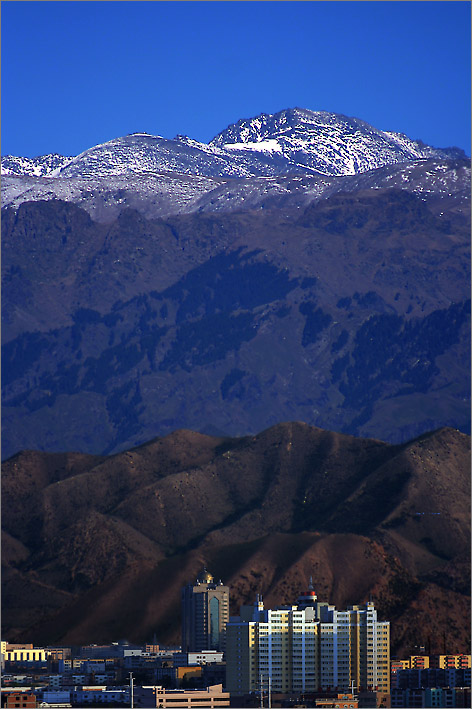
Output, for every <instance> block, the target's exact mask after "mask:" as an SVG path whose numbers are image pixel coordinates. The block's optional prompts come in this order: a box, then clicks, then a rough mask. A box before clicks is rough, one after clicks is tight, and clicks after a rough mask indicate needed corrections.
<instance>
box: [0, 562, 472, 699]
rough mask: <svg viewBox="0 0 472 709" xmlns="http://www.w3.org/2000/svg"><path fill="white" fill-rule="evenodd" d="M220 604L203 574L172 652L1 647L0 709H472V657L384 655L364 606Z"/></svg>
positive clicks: (301, 601) (309, 594) (386, 636)
mask: <svg viewBox="0 0 472 709" xmlns="http://www.w3.org/2000/svg"><path fill="white" fill-rule="evenodd" d="M229 601H230V589H229V587H228V586H226V585H224V583H223V582H222V581H221V580H215V579H214V577H213V576H212V574H211V573H210V572H209V571H208V570H207V569H206V568H204V569H203V570H202V572H201V573H200V574H199V575H198V577H197V578H196V579H195V581H194V582H191V583H189V584H188V585H186V586H185V587H184V588H183V589H182V592H181V612H182V638H181V646H180V647H162V646H161V645H160V644H159V643H158V640H157V638H156V637H154V638H153V639H150V641H149V642H148V643H145V644H144V645H133V644H131V643H129V642H128V641H126V640H119V641H117V642H113V643H111V644H109V645H85V646H62V645H58V646H48V647H34V646H33V644H32V643H10V642H8V640H2V642H1V669H2V707H7V708H10V707H18V708H25V709H26V708H27V709H29V708H30V707H31V708H33V707H34V708H36V707H56V708H58V709H59V707H102V706H107V707H131V708H133V707H162V709H166V708H169V707H174V708H176V709H179V708H181V707H186V708H188V709H191V708H193V707H200V708H205V707H208V708H211V709H214V708H216V707H325V708H330V707H333V708H335V707H336V708H338V707H339V708H341V707H342V708H343V709H348V708H349V709H351V708H352V709H355V708H359V707H366V708H367V707H406V708H407V707H470V706H471V656H470V655H464V654H446V653H445V654H443V655H428V654H425V648H424V647H417V648H415V649H416V650H417V653H416V654H411V655H409V656H408V657H404V658H398V657H391V655H390V623H389V621H388V619H379V618H378V617H377V610H376V609H375V607H374V604H373V602H371V601H368V602H367V603H364V604H360V605H353V606H349V607H348V608H346V609H343V610H337V609H336V608H335V606H334V605H331V604H329V603H328V602H325V601H319V600H318V597H317V595H316V592H315V590H314V586H313V582H312V580H311V579H310V583H309V584H308V587H307V588H306V589H305V590H303V591H302V592H301V593H300V595H299V596H298V598H297V599H294V602H293V604H292V605H281V606H278V607H276V608H274V609H270V608H266V607H265V605H264V600H263V598H262V596H260V595H257V596H256V598H255V599H254V603H253V604H252V605H246V606H241V608H240V611H239V615H238V616H231V617H230V615H229Z"/></svg>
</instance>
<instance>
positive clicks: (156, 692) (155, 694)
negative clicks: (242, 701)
mask: <svg viewBox="0 0 472 709" xmlns="http://www.w3.org/2000/svg"><path fill="white" fill-rule="evenodd" d="M134 706H135V707H161V709H169V708H170V707H173V708H174V709H192V708H193V707H199V709H201V708H202V707H204V708H205V709H217V708H218V707H229V706H230V694H229V692H225V691H223V685H221V684H218V685H213V686H211V687H207V689H187V690H183V689H165V688H164V687H160V686H154V687H136V688H135V691H134Z"/></svg>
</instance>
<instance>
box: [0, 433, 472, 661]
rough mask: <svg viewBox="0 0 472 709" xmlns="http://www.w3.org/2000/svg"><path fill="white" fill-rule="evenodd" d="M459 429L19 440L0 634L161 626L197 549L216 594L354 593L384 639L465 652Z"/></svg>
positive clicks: (174, 611)
mask: <svg viewBox="0 0 472 709" xmlns="http://www.w3.org/2000/svg"><path fill="white" fill-rule="evenodd" d="M469 448H470V441H469V438H468V437H467V436H465V435H464V434H461V433H459V432H457V431H455V430H452V429H441V430H439V431H436V432H435V433H432V434H427V435H424V436H422V437H420V438H418V439H415V440H413V441H411V442H409V443H406V444H403V445H397V446H392V445H389V444H386V443H382V442H380V441H377V440H370V439H359V438H353V437H351V436H346V435H341V434H336V433H331V432H328V431H324V430H321V429H318V428H314V427H310V426H307V425H306V424H302V423H286V424H279V425H277V426H274V427H272V428H270V429H268V430H266V431H264V432H262V433H260V434H258V435H256V436H246V437H243V438H222V437H211V436H207V435H202V434H198V433H193V432H190V431H185V430H180V431H176V432H174V433H172V434H170V435H169V436H166V437H164V438H157V439H155V440H153V441H151V442H149V443H147V444H145V445H142V446H140V447H138V448H134V449H132V450H129V451H126V452H123V453H120V454H117V455H115V456H112V457H99V456H87V455H82V454H76V453H74V454H71V453H64V454H47V453H40V452H32V451H26V452H22V453H20V454H18V455H16V456H14V457H13V458H11V459H9V460H8V461H6V462H5V463H4V465H3V475H2V494H3V531H4V552H3V564H4V571H3V583H4V590H3V599H4V609H5V610H4V613H3V623H4V628H3V635H4V637H7V638H8V639H9V640H10V641H14V640H20V639H24V640H26V639H29V640H31V641H34V642H41V643H46V642H47V643H52V642H64V643H65V642H67V643H82V642H102V641H107V640H108V641H110V640H113V639H116V638H118V637H128V638H129V639H131V640H136V641H144V640H145V639H146V638H148V637H152V634H153V633H154V632H157V634H158V637H159V639H160V640H161V641H162V642H178V640H179V598H180V595H179V591H180V587H181V586H182V585H184V584H185V583H187V582H188V581H191V580H192V579H193V578H195V576H196V575H197V573H198V571H199V570H200V568H201V566H202V564H204V563H205V564H206V565H207V566H209V567H210V568H211V570H212V573H213V574H214V575H215V576H216V577H217V578H219V577H220V576H221V578H222V579H224V581H225V582H226V583H228V584H229V585H230V586H231V600H232V606H233V608H232V610H233V611H236V610H237V608H238V606H239V604H240V603H243V602H252V601H253V600H254V596H255V594H256V593H263V594H264V598H265V600H266V602H267V604H268V605H271V604H277V603H282V602H292V601H294V600H295V599H296V597H297V596H298V594H299V593H300V591H301V590H303V589H304V588H305V587H306V584H307V582H308V579H309V577H310V576H311V575H312V576H313V579H314V583H315V589H316V591H317V593H318V597H319V598H320V600H329V601H331V602H333V603H336V604H337V605H338V606H343V605H345V604H351V603H358V602H363V601H365V600H367V599H368V598H369V597H370V596H372V598H373V599H374V601H375V604H376V606H378V608H379V611H380V615H381V617H382V618H384V619H388V620H390V621H391V622H392V639H393V647H394V651H399V652H401V651H408V649H409V648H410V647H411V646H413V645H415V644H424V643H426V642H429V643H430V644H431V647H432V651H433V652H434V651H435V650H434V648H437V650H438V651H439V650H440V649H442V643H443V632H444V631H445V632H446V640H447V643H448V648H449V649H448V651H449V652H452V651H454V652H461V651H462V652H466V651H467V647H468V645H467V642H468V629H469V627H470V625H469V623H468V622H466V621H465V618H466V616H467V613H468V609H469V601H468V594H469V582H468V574H469V572H468V559H469V547H470V529H469V526H470V525H469V516H470V511H469V497H470V491H469V479H470V474H469V473H470V450H469Z"/></svg>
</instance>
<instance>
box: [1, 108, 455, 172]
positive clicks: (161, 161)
mask: <svg viewBox="0 0 472 709" xmlns="http://www.w3.org/2000/svg"><path fill="white" fill-rule="evenodd" d="M48 158H49V160H47V159H48ZM430 158H435V159H451V158H452V159H454V158H466V156H465V154H464V152H463V151H461V150H460V149H458V148H447V149H438V148H433V147H431V146H428V145H425V144H423V143H421V141H413V140H411V139H410V138H408V137H407V136H405V135H402V134H399V133H393V132H385V131H380V130H377V129H375V128H373V127H372V126H370V125H369V124H367V123H366V122H365V121H360V120H359V119H357V118H348V117H346V116H342V115H340V114H335V113H328V112H326V111H309V110H306V109H297V108H296V109H286V110H284V111H280V112H279V113H276V114H273V115H270V114H261V115H260V116H258V117H256V118H252V119H249V120H247V119H245V120H241V121H238V123H236V124H233V125H231V126H228V128H226V129H225V130H224V131H222V132H221V133H220V134H219V135H217V136H216V137H215V138H213V139H212V140H211V141H210V142H209V143H208V144H206V143H201V142H198V141H196V140H193V139H190V138H187V137H186V136H176V137H175V138H174V139H173V140H169V139H166V138H162V137H161V136H153V135H150V134H148V133H132V134H130V135H127V136H124V137H121V138H115V139H113V140H110V141H108V142H106V143H103V144H101V145H97V146H95V147H92V148H90V149H88V150H85V151H84V152H83V153H81V154H80V155H78V156H76V157H74V158H61V156H42V157H41V158H38V159H36V160H34V159H33V160H30V159H25V158H14V157H13V156H5V157H4V158H2V174H5V175H12V174H16V175H20V174H23V175H30V176H35V175H36V176H37V175H47V176H50V177H88V176H93V177H97V176H111V175H115V176H116V175H120V174H133V173H134V174H141V173H149V172H152V173H155V172H163V171H168V172H177V173H180V174H191V175H200V176H207V177H216V176H218V177H257V176H266V177H269V176H274V175H283V174H313V173H315V174H322V175H338V176H339V175H353V174H357V173H361V172H366V171H367V170H372V169H376V168H378V167H382V166H384V165H389V164H395V163H398V162H405V161H411V160H419V159H430ZM21 161H23V162H21ZM61 161H63V164H62V163H61ZM45 163H47V165H46V164H45ZM39 166H41V167H39Z"/></svg>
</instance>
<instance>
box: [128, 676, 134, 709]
mask: <svg viewBox="0 0 472 709" xmlns="http://www.w3.org/2000/svg"><path fill="white" fill-rule="evenodd" d="M129 690H130V699H131V709H134V696H133V673H132V672H130V673H129Z"/></svg>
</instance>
